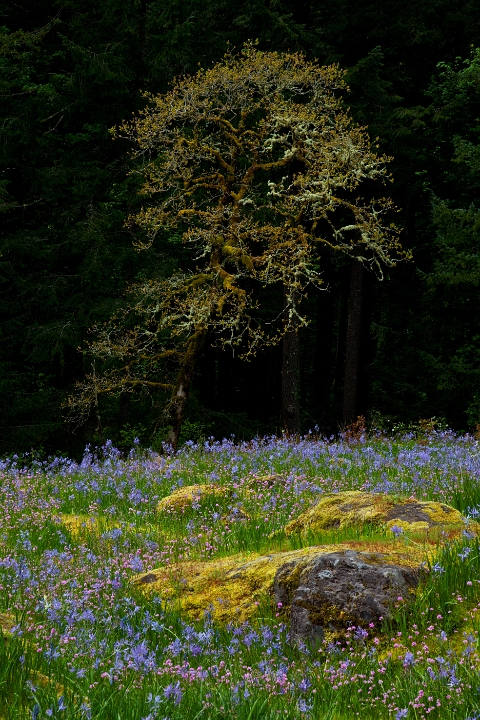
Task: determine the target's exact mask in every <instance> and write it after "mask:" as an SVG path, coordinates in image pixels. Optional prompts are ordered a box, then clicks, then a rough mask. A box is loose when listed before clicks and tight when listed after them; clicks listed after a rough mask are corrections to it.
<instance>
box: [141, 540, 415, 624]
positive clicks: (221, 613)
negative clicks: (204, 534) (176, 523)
mask: <svg viewBox="0 0 480 720" xmlns="http://www.w3.org/2000/svg"><path fill="white" fill-rule="evenodd" d="M365 547H367V548H368V544H367V543H366V544H365ZM333 549H334V550H335V552H336V553H340V552H346V551H348V550H350V548H349V546H348V544H345V545H342V544H338V545H335V547H334V548H333V547H332V546H331V545H315V546H312V547H307V548H301V549H300V550H291V551H285V552H275V553H271V554H269V555H257V554H243V555H242V554H240V555H235V556H231V557H226V558H220V559H217V560H211V561H204V562H202V561H198V562H194V561H192V562H182V563H177V564H176V565H173V566H167V567H162V568H157V569H155V570H152V571H150V572H148V573H144V574H142V575H139V576H138V577H137V578H136V579H135V580H134V582H135V584H136V585H137V586H138V587H140V588H142V590H143V591H145V592H147V593H151V592H153V593H155V594H158V595H160V596H161V597H162V598H163V599H165V600H167V599H168V600H170V601H171V602H174V603H176V604H177V605H178V607H179V609H180V610H181V611H182V612H184V613H186V614H187V615H189V616H190V617H191V618H200V617H201V616H202V615H203V613H204V611H205V610H206V609H207V608H212V607H213V608H214V611H215V617H216V619H217V620H219V621H221V622H227V621H232V620H238V621H241V622H243V621H245V620H248V619H249V618H250V617H252V616H253V615H255V614H256V612H257V610H258V604H259V603H264V602H267V603H270V604H271V607H272V608H273V603H274V594H275V592H276V591H275V590H274V586H275V582H276V580H275V579H276V578H278V577H280V575H281V578H282V580H281V582H280V581H278V582H277V586H278V587H280V585H281V587H282V588H283V590H282V592H283V593H284V596H283V599H282V604H283V606H284V607H283V609H282V612H286V613H287V614H288V612H289V605H290V600H291V598H293V596H294V594H295V592H296V590H297V588H298V585H299V583H300V577H301V575H302V573H303V572H304V571H305V570H306V569H307V568H308V567H309V566H310V565H311V564H312V563H313V562H314V561H315V559H317V560H318V558H319V557H320V556H322V555H327V554H331V553H332V550H333ZM364 555H365V557H366V556H367V555H368V557H369V558H370V561H371V563H372V564H374V563H375V562H379V563H380V564H382V563H383V564H385V563H386V564H390V565H392V564H394V565H396V566H398V565H400V566H404V567H408V568H411V567H413V568H416V567H419V566H420V564H421V561H422V559H423V558H424V553H423V550H421V549H420V548H415V549H412V548H408V553H407V552H405V549H401V548H393V546H392V544H390V545H387V544H386V545H385V552H384V553H379V552H377V551H375V552H370V553H368V552H367V551H364V552H363V554H362V557H363V556H364ZM372 558H374V559H372ZM279 573H280V575H279Z"/></svg>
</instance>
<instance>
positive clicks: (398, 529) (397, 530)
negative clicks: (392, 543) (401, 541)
mask: <svg viewBox="0 0 480 720" xmlns="http://www.w3.org/2000/svg"><path fill="white" fill-rule="evenodd" d="M390 530H391V531H392V533H393V534H394V535H395V537H398V536H399V535H401V534H402V533H403V528H402V527H400V525H392V527H391V528H390Z"/></svg>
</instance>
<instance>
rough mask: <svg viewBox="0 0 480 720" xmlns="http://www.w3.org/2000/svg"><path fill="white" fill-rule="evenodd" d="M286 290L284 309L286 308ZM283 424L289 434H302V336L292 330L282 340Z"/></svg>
mask: <svg viewBox="0 0 480 720" xmlns="http://www.w3.org/2000/svg"><path fill="white" fill-rule="evenodd" d="M286 306H287V302H286V294H285V292H284V311H285V310H286ZM282 426H283V429H284V431H285V432H286V433H287V435H300V433H301V420H300V338H299V335H298V330H296V329H295V330H291V331H289V332H287V333H285V335H284V336H283V341H282Z"/></svg>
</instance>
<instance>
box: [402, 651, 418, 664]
mask: <svg viewBox="0 0 480 720" xmlns="http://www.w3.org/2000/svg"><path fill="white" fill-rule="evenodd" d="M414 663H415V656H414V654H413V653H412V652H407V653H405V657H404V658H403V664H404V666H405V667H408V666H409V665H414Z"/></svg>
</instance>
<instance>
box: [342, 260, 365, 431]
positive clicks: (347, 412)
mask: <svg viewBox="0 0 480 720" xmlns="http://www.w3.org/2000/svg"><path fill="white" fill-rule="evenodd" d="M363 273H364V270H363V265H362V263H360V262H358V260H354V261H353V262H352V269H351V276H350V294H349V300H348V323H347V338H346V348H345V381H344V386H343V422H344V424H345V425H349V424H350V423H352V422H354V420H355V419H356V417H357V414H358V402H359V399H358V393H359V373H360V349H361V343H362V312H363V294H364V293H363V289H364V288H363V286H364V277H363Z"/></svg>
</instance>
